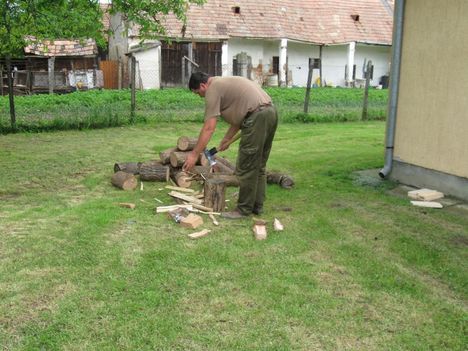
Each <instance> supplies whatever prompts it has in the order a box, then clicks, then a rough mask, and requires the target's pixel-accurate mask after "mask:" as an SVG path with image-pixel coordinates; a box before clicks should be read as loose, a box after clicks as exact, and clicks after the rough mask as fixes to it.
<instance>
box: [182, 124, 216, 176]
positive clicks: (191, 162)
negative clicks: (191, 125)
mask: <svg viewBox="0 0 468 351" xmlns="http://www.w3.org/2000/svg"><path fill="white" fill-rule="evenodd" d="M216 123H217V118H216V117H211V118H208V119H207V120H206V121H205V123H204V124H203V127H202V129H201V130H200V135H199V136H198V141H197V145H195V147H194V149H193V150H192V151H190V153H189V154H188V155H187V160H185V163H184V166H183V167H182V169H183V170H184V171H190V170H191V169H192V168H193V166H195V163H196V162H197V160H198V155H200V153H201V152H203V150H205V148H206V145H208V143H209V142H210V139H211V136H212V135H213V133H214V131H215V129H216Z"/></svg>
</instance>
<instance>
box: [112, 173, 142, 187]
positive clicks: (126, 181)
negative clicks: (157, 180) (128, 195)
mask: <svg viewBox="0 0 468 351" xmlns="http://www.w3.org/2000/svg"><path fill="white" fill-rule="evenodd" d="M111 182H112V185H114V186H116V187H117V188H120V189H123V190H134V189H135V188H136V187H137V185H138V181H137V179H136V178H135V176H134V175H133V174H131V173H125V172H122V171H118V172H116V173H114V175H113V176H112V179H111Z"/></svg>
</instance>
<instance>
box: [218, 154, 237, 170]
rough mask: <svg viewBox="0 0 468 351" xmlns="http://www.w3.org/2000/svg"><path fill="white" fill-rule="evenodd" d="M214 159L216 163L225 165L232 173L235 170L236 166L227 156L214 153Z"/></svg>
mask: <svg viewBox="0 0 468 351" xmlns="http://www.w3.org/2000/svg"><path fill="white" fill-rule="evenodd" d="M215 160H216V163H217V164H222V165H223V166H226V168H228V169H230V170H231V173H234V172H235V170H236V166H235V165H234V164H232V163H231V162H230V161H229V160H228V159H227V158H224V157H221V156H218V155H215Z"/></svg>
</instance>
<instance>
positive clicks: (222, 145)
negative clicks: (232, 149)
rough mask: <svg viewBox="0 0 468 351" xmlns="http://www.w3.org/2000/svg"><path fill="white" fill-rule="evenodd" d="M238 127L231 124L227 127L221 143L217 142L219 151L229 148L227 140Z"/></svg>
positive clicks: (228, 140)
mask: <svg viewBox="0 0 468 351" xmlns="http://www.w3.org/2000/svg"><path fill="white" fill-rule="evenodd" d="M239 129H240V127H238V126H233V125H231V126H230V127H229V129H228V130H227V132H226V134H225V135H224V138H223V140H221V143H220V144H219V147H218V149H219V151H224V150H227V149H228V148H229V145H230V144H229V142H230V141H231V139H232V138H233V137H234V135H236V133H237V131H238V130H239Z"/></svg>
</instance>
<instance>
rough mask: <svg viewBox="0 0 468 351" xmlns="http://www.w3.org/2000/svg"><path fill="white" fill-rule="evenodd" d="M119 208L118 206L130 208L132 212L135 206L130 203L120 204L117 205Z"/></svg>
mask: <svg viewBox="0 0 468 351" xmlns="http://www.w3.org/2000/svg"><path fill="white" fill-rule="evenodd" d="M119 206H120V207H126V208H130V209H132V210H134V209H135V207H136V205H135V204H132V203H130V202H120V203H119Z"/></svg>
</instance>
